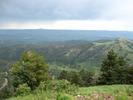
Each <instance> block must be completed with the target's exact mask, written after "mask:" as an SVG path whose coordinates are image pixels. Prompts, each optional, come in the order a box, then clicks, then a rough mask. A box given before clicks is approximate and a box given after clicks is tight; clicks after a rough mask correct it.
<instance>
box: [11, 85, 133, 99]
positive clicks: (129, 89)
mask: <svg viewBox="0 0 133 100" xmlns="http://www.w3.org/2000/svg"><path fill="white" fill-rule="evenodd" d="M50 94H52V93H45V92H42V93H41V94H36V95H33V94H30V95H27V96H23V97H22V96H18V97H13V98H10V99H8V100H51V99H48V98H49V97H50V96H53V97H55V96H54V95H56V94H54V95H50ZM93 94H100V95H101V94H106V95H105V96H112V97H115V100H132V96H131V94H133V85H104V86H92V87H82V88H80V89H79V92H78V94H76V95H80V96H88V97H89V96H90V95H93ZM94 96H95V95H94ZM47 97H48V98H47ZM73 98H76V97H75V96H73ZM92 98H93V97H92ZM52 100H55V99H52ZM63 100H64V99H63ZM65 100H66V99H65ZM67 100H69V99H67ZM74 100H76V99H74ZM96 100H97V99H96Z"/></svg>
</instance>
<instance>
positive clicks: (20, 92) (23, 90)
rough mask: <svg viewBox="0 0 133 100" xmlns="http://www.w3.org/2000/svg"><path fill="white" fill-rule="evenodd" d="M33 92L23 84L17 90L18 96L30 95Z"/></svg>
mask: <svg viewBox="0 0 133 100" xmlns="http://www.w3.org/2000/svg"><path fill="white" fill-rule="evenodd" d="M30 92H31V89H30V87H28V85H27V84H21V85H19V86H18V87H17V89H16V95H17V96H18V95H21V96H23V95H28V94H29V93H30Z"/></svg>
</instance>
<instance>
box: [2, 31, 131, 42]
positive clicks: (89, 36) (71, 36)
mask: <svg viewBox="0 0 133 100" xmlns="http://www.w3.org/2000/svg"><path fill="white" fill-rule="evenodd" d="M119 37H126V38H128V39H133V32H129V31H89V30H43V29H34V30H33V29H29V30H0V43H4V42H12V43H17V42H26V43H38V42H42V41H43V42H44V41H69V40H87V41H95V40H103V39H105V40H106V39H107V40H108V39H116V38H119Z"/></svg>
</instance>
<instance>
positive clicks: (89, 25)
mask: <svg viewBox="0 0 133 100" xmlns="http://www.w3.org/2000/svg"><path fill="white" fill-rule="evenodd" d="M0 26H1V28H3V29H4V28H9V29H38V28H44V29H66V30H69V29H70V30H130V31H133V30H132V29H130V27H128V25H127V24H126V23H124V22H121V21H118V20H111V21H108V20H60V21H54V22H53V21H52V22H24V23H22V22H21V23H18V22H16V23H8V24H6V25H0Z"/></svg>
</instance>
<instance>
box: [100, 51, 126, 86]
mask: <svg viewBox="0 0 133 100" xmlns="http://www.w3.org/2000/svg"><path fill="white" fill-rule="evenodd" d="M125 65H126V61H125V60H124V59H123V58H122V57H119V56H118V55H117V54H116V53H115V52H114V50H113V49H111V50H110V51H109V52H108V54H107V57H106V59H104V61H103V62H102V67H101V77H100V82H101V83H102V84H114V83H121V77H120V76H121V74H122V73H121V72H122V69H123V68H124V67H125Z"/></svg>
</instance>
